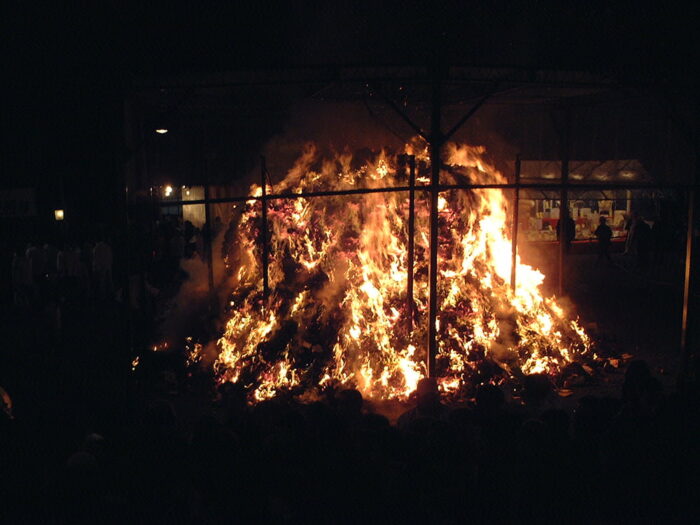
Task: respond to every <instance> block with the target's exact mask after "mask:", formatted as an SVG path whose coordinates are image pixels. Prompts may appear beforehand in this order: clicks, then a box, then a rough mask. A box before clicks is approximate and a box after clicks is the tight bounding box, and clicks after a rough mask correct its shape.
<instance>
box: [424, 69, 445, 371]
mask: <svg viewBox="0 0 700 525" xmlns="http://www.w3.org/2000/svg"><path fill="white" fill-rule="evenodd" d="M432 102H433V103H432V105H433V111H432V118H431V131H430V170H431V173H430V265H429V267H428V290H429V303H428V305H429V306H428V359H427V363H426V364H427V370H426V372H427V376H428V377H432V376H434V375H435V356H436V355H437V349H438V345H437V314H438V293H437V292H438V290H437V283H438V238H439V235H438V233H439V232H438V197H439V196H440V188H439V186H440V165H441V158H440V152H441V149H442V148H441V146H442V133H441V131H440V117H441V103H440V80H439V77H438V76H437V74H436V77H435V80H434V82H433V101H432Z"/></svg>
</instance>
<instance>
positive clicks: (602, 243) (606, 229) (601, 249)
mask: <svg viewBox="0 0 700 525" xmlns="http://www.w3.org/2000/svg"><path fill="white" fill-rule="evenodd" d="M595 236H596V238H597V239H598V261H597V262H600V261H601V259H603V258H604V259H606V260H607V261H608V263H612V259H611V258H610V240H611V239H612V230H611V229H610V226H608V224H607V220H606V218H605V217H601V218H600V224H599V225H598V227H597V228H596V230H595Z"/></svg>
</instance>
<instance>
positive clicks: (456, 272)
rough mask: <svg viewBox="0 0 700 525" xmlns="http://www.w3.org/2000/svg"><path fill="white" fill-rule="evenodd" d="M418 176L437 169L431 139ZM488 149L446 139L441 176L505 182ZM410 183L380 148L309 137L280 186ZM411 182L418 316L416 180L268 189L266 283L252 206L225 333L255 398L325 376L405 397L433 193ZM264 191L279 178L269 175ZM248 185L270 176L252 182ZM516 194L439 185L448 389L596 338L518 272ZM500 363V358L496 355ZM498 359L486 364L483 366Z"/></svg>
mask: <svg viewBox="0 0 700 525" xmlns="http://www.w3.org/2000/svg"><path fill="white" fill-rule="evenodd" d="M408 149H409V151H411V152H413V153H415V154H416V158H417V160H418V181H419V184H420V183H425V182H426V181H427V179H426V178H425V177H424V176H422V174H423V173H428V172H429V162H428V159H427V157H426V151H427V150H426V148H425V146H424V145H420V144H413V145H410V146H409V147H408ZM484 153H485V152H484V149H483V148H481V147H472V146H466V145H456V144H450V145H448V147H447V152H446V165H445V168H444V169H443V171H442V172H441V180H444V181H445V182H447V183H450V182H459V181H462V182H471V183H475V184H499V183H505V182H506V179H505V178H504V177H503V175H501V174H500V173H499V172H498V171H497V170H496V169H495V168H494V166H493V165H491V164H489V163H488V162H486V160H485V157H484ZM402 185H403V186H405V185H406V181H405V180H404V179H403V178H402V175H401V174H398V173H397V169H396V166H395V165H393V164H392V162H391V159H390V157H389V156H388V155H387V154H385V153H384V152H382V153H380V154H379V155H378V156H377V157H376V158H375V159H372V160H370V161H367V162H364V163H362V164H360V165H359V167H358V166H357V163H356V161H353V159H352V157H351V156H350V155H340V156H336V157H335V158H333V159H331V160H328V159H323V158H321V155H320V154H319V153H318V151H317V149H316V148H315V147H314V146H313V145H309V146H308V147H307V148H306V149H305V151H304V152H303V154H302V155H301V157H300V158H299V159H298V160H297V162H296V164H295V165H294V167H293V168H292V169H291V170H290V171H289V172H288V174H287V176H286V177H285V179H284V180H283V181H282V182H281V183H279V184H277V185H276V186H275V188H274V190H275V193H278V194H279V193H282V194H284V193H294V194H300V193H303V192H307V191H334V190H344V189H354V188H375V189H381V188H390V187H395V186H402ZM418 188H419V189H418V190H417V191H416V208H415V213H416V215H415V217H416V237H415V263H414V275H415V284H414V297H413V299H414V304H415V323H414V328H413V329H412V330H410V329H409V322H408V319H407V311H408V309H407V292H406V290H407V260H408V259H407V223H408V220H407V219H408V192H406V191H403V192H375V193H368V194H361V195H360V194H351V195H340V196H323V197H308V198H302V197H297V198H280V199H273V200H269V201H268V227H269V231H270V260H269V273H270V290H271V293H270V296H269V297H268V298H267V299H265V298H264V297H263V295H262V289H261V282H260V281H261V279H260V276H261V266H260V260H261V257H260V243H259V238H260V224H261V222H260V210H261V203H260V201H259V200H250V201H248V202H247V203H246V205H245V206H244V207H243V210H242V212H241V215H240V219H239V221H238V223H237V225H236V228H237V229H236V237H235V241H234V242H235V243H236V256H235V257H233V258H232V259H231V260H228V261H227V265H228V267H229V271H230V273H231V275H232V279H233V282H234V291H233V293H232V297H231V302H230V304H231V308H230V310H229V316H230V317H229V320H228V322H227V323H226V328H225V331H224V333H223V335H222V336H221V338H220V339H219V341H218V348H219V350H220V353H219V355H218V358H217V360H216V362H215V365H214V366H215V370H216V372H217V374H218V378H219V380H220V381H222V382H225V381H232V382H240V383H241V384H242V385H243V386H245V387H246V388H247V389H248V390H249V392H250V396H251V400H263V399H267V398H269V397H272V396H274V395H276V394H278V393H279V392H282V391H291V392H293V393H309V392H310V391H313V390H317V389H320V388H324V387H326V386H328V385H330V384H335V385H337V386H340V385H345V386H353V387H356V388H358V389H359V390H360V391H361V392H362V393H363V394H364V395H365V396H368V397H372V398H381V399H405V398H406V397H407V396H408V395H409V394H410V393H411V392H413V391H414V390H415V388H416V385H417V383H418V381H419V379H420V378H421V377H422V376H423V375H424V374H425V366H424V363H425V359H426V350H425V348H426V344H425V341H426V324H427V303H428V282H427V281H428V280H427V270H428V253H429V251H428V250H429V246H428V233H427V232H428V222H429V213H428V204H427V192H426V191H425V188H423V189H421V188H420V186H418ZM268 190H269V191H271V190H272V188H268ZM251 192H252V195H253V196H260V195H261V194H262V188H261V187H259V186H255V185H254V186H253V187H252V188H251ZM508 206H509V202H508V201H507V200H506V198H505V196H504V194H503V191H502V190H500V189H493V188H486V189H471V190H468V191H463V190H454V191H448V192H443V193H441V195H440V199H439V206H438V209H439V212H438V215H439V236H440V242H439V251H438V255H439V269H440V271H439V284H438V297H439V305H440V308H439V315H438V318H437V323H438V334H439V335H438V355H437V358H436V363H437V376H438V377H439V383H440V385H441V388H442V390H443V391H444V392H446V393H455V392H457V391H459V390H460V387H461V386H464V385H468V384H471V383H473V382H475V381H482V380H485V379H488V376H489V374H490V375H491V377H493V376H494V372H493V371H494V370H497V371H498V373H500V374H502V375H503V376H506V375H512V374H518V373H525V374H530V373H546V374H550V375H554V374H556V373H557V372H558V371H559V370H560V369H561V368H562V367H563V366H565V365H566V364H567V363H570V362H571V361H573V360H574V359H576V358H577V357H579V356H582V355H583V354H586V353H587V352H589V350H590V346H591V343H590V340H589V339H588V337H587V336H586V334H585V332H584V331H583V329H582V328H581V327H580V326H579V324H578V323H577V321H575V320H571V319H569V317H568V316H567V314H566V312H565V311H564V309H563V308H562V307H561V306H559V305H558V304H557V302H556V300H555V299H554V298H544V297H543V295H542V292H541V285H542V282H543V280H544V276H543V275H542V274H541V273H540V272H539V271H537V270H536V269H534V268H532V267H530V266H528V265H526V264H523V263H522V262H520V258H519V257H518V260H517V275H518V280H517V286H516V288H515V290H513V289H512V288H511V286H510V284H509V283H510V274H511V264H512V259H511V241H510V239H509V237H508V229H509V214H508ZM493 365H496V366H493ZM487 371H490V372H487Z"/></svg>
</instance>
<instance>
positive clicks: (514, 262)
mask: <svg viewBox="0 0 700 525" xmlns="http://www.w3.org/2000/svg"><path fill="white" fill-rule="evenodd" d="M519 212H520V153H518V154H517V155H516V156H515V197H514V199H513V227H512V232H511V237H512V243H513V244H512V254H511V263H510V287H511V289H512V290H513V293H515V284H516V278H517V275H516V273H517V267H518V220H519V217H518V215H519Z"/></svg>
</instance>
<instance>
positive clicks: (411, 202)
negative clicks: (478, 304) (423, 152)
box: [406, 155, 416, 334]
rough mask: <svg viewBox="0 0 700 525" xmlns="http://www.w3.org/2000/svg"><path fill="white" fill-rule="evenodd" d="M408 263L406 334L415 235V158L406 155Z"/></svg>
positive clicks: (410, 324)
mask: <svg viewBox="0 0 700 525" xmlns="http://www.w3.org/2000/svg"><path fill="white" fill-rule="evenodd" d="M407 158H408V186H409V188H410V190H409V192H408V261H407V262H406V274H407V279H406V310H407V312H408V333H409V334H410V333H411V332H413V255H414V254H413V252H414V246H413V243H414V237H415V235H416V217H415V215H416V213H415V210H416V158H415V157H414V156H413V155H408V156H407Z"/></svg>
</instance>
